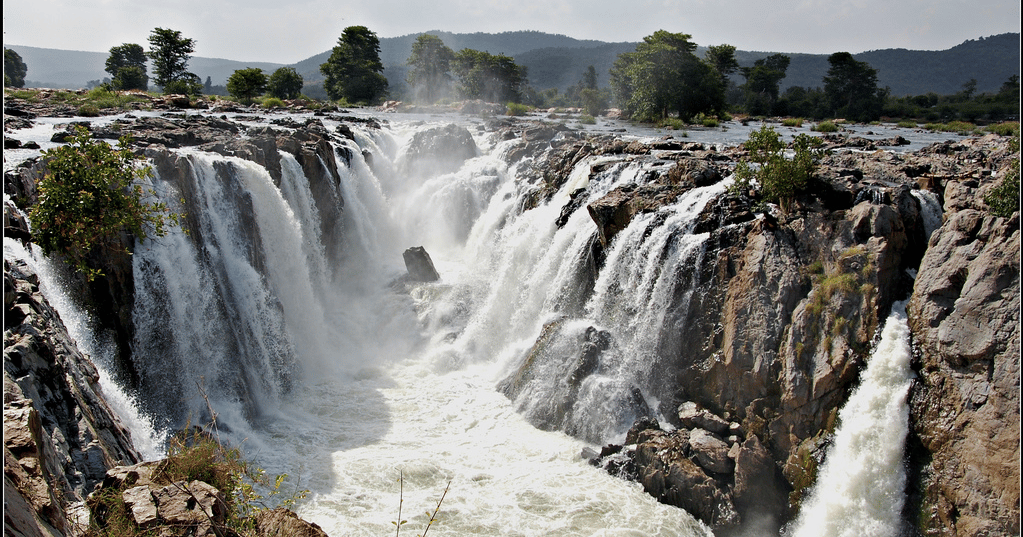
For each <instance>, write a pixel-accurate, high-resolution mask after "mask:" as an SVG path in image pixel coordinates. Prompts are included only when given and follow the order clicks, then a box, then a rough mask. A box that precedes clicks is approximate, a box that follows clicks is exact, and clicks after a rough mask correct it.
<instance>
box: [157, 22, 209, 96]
mask: <svg viewBox="0 0 1023 537" xmlns="http://www.w3.org/2000/svg"><path fill="white" fill-rule="evenodd" d="M194 50H195V40H194V39H187V38H184V37H181V32H179V31H177V30H168V29H165V28H154V29H153V31H152V33H151V34H149V52H148V53H147V55H148V56H149V59H151V60H153V82H155V83H156V85H157V86H160V87H162V88H164V92H165V93H170V92H167V85H168V84H170V83H171V82H173V81H175V80H182V79H190V78H191V77H188V76H187V75H192V73H189V72H188V60H190V59H191V54H192V52H193V51H194ZM192 76H193V77H194V76H195V75H192ZM196 78H198V77H196ZM186 81H187V80H186ZM199 87H200V88H201V87H202V81H201V80H200V81H199ZM200 91H201V90H200ZM190 94H191V93H190Z"/></svg>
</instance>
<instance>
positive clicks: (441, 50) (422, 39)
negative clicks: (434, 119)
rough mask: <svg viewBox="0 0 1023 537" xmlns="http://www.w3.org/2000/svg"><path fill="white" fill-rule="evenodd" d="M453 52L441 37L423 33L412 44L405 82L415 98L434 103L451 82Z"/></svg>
mask: <svg viewBox="0 0 1023 537" xmlns="http://www.w3.org/2000/svg"><path fill="white" fill-rule="evenodd" d="M454 59H455V52H454V51H453V50H451V49H450V48H448V46H447V45H445V44H444V41H442V40H441V38H439V37H437V36H435V35H430V34H423V35H421V36H419V37H418V38H416V42H415V43H413V44H412V54H411V55H410V56H409V57H408V61H407V62H406V63H407V64H408V65H409V66H410V67H411V69H410V70H409V72H408V75H406V82H408V85H409V87H410V88H411V89H412V93H413V95H415V96H416V100H421V101H423V102H426V103H434V102H436V101H437V99H438V98H439V97H440V96H441V95H443V94H444V93H445V92H446V91H447V89H448V87H449V86H450V84H451V80H452V78H451V62H452V61H454Z"/></svg>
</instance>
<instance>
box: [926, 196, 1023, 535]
mask: <svg viewBox="0 0 1023 537" xmlns="http://www.w3.org/2000/svg"><path fill="white" fill-rule="evenodd" d="M958 188H962V186H961V185H959V186H955V187H953V186H951V185H950V186H949V187H947V188H946V191H948V190H949V189H958ZM967 188H969V187H967ZM1019 253H1020V234H1019V213H1016V214H1015V215H1013V217H1012V218H998V217H995V216H991V215H988V214H986V213H984V212H981V211H978V210H975V209H971V208H965V209H962V210H959V211H956V212H953V213H951V214H949V215H947V217H946V221H945V223H944V225H942V227H941V228H940V229H939V230H938V231H937V232H936V233H935V234H934V235H933V236H932V237H931V241H930V244H929V247H928V249H927V253H926V255H924V259H923V262H922V263H921V264H920V272H919V274H918V276H917V279H916V283H915V285H914V290H913V299H912V301H911V302H910V304H909V320H910V323H911V327H912V330H913V334H914V336H915V340H916V343H917V345H918V346H919V348H920V349H921V351H922V352H921V353H920V356H919V360H918V367H919V375H920V377H919V381H918V382H917V383H916V384H915V386H914V389H913V392H912V396H911V405H912V417H913V418H912V426H913V432H914V434H915V436H916V439H915V440H916V442H918V443H916V442H914V443H913V444H912V445H914V446H915V447H916V448H917V450H916V452H915V453H914V461H915V463H914V464H915V466H916V471H917V472H919V476H920V477H919V482H918V483H916V488H915V490H914V495H913V497H912V499H913V500H914V501H915V504H914V508H915V509H916V510H918V512H919V513H918V518H917V519H916V520H917V521H918V524H919V528H920V530H921V531H922V532H924V533H926V534H928V535H950V536H951V535H1018V534H1019V531H1020V488H1019V486H1020V430H1019V428H1020V414H1019V411H1020V399H1019V397H1020V327H1019V326H1020V325H1019V320H1020V319H1019V312H1020V284H1019Z"/></svg>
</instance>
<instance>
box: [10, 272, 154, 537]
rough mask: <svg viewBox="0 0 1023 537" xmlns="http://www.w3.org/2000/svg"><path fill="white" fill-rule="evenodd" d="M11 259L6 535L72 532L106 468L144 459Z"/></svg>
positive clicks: (30, 276)
mask: <svg viewBox="0 0 1023 537" xmlns="http://www.w3.org/2000/svg"><path fill="white" fill-rule="evenodd" d="M38 283H39V282H38V278H37V277H36V275H35V274H34V273H32V272H31V270H29V269H28V267H26V266H24V265H19V264H16V263H12V262H9V261H8V260H6V259H5V260H4V499H5V501H6V502H8V503H7V507H6V508H5V510H4V514H5V517H4V525H5V531H4V533H5V534H8V535H64V534H67V533H69V532H70V527H69V524H71V522H70V521H72V520H74V519H75V518H77V513H78V512H80V511H81V506H82V503H83V501H84V499H85V497H86V496H87V495H88V494H89V493H90V492H91V491H92V489H93V487H94V486H95V485H96V484H98V483H100V482H102V480H103V479H104V476H105V474H106V471H107V470H108V469H109V468H111V467H113V466H115V465H117V464H125V463H132V462H135V461H137V460H138V454H137V452H136V451H135V449H134V447H132V443H131V436H130V434H129V432H128V431H127V430H126V429H125V428H124V427H123V426H122V425H121V423H120V421H119V420H118V418H117V417H116V414H115V413H114V412H113V411H112V410H111V409H110V407H109V406H107V403H106V401H105V400H104V398H103V395H102V392H101V390H100V388H99V385H98V381H99V375H98V373H97V371H96V368H95V366H94V365H93V364H92V362H91V361H90V359H89V358H88V357H86V356H83V355H82V353H81V352H80V351H79V350H78V348H77V346H76V344H75V342H74V341H73V340H72V339H71V337H70V336H69V335H68V334H67V330H66V329H65V328H64V324H63V323H62V322H61V320H60V318H59V316H58V315H57V314H56V312H55V311H54V310H53V309H52V308H51V307H50V305H49V304H48V303H47V301H46V299H45V298H43V296H42V295H41V294H40V292H39V287H38Z"/></svg>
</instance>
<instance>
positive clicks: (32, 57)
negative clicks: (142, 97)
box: [4, 45, 283, 89]
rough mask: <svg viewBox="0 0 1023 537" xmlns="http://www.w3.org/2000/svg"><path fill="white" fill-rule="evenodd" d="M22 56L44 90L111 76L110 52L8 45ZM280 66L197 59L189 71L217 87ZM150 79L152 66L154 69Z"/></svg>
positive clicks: (31, 79) (33, 83) (32, 81)
mask: <svg viewBox="0 0 1023 537" xmlns="http://www.w3.org/2000/svg"><path fill="white" fill-rule="evenodd" d="M4 47H5V48H9V49H11V50H13V51H15V52H17V53H18V55H19V56H21V59H22V60H23V61H24V62H25V66H26V67H28V73H27V74H26V75H25V85H26V86H28V87H43V88H70V89H78V88H84V87H86V85H87V84H88V82H89V81H91V80H103V79H104V78H109V77H110V74H109V73H107V72H106V71H104V70H103V69H104V68H105V67H106V62H107V57H108V56H110V53H109V52H83V51H79V50H60V49H52V48H38V47H25V46H22V45H4ZM282 66H283V65H282V64H279V63H266V62H238V61H234V60H225V59H221V58H203V57H200V56H193V57H192V59H191V60H189V61H188V70H189V71H191V72H193V73H195V74H197V75H199V78H201V79H203V81H205V80H206V77H210V79H211V81H212V82H213V84H215V85H224V84H226V83H227V78H228V77H230V76H231V74H232V73H234V72H235V70H237V69H245V68H247V67H258V68H260V69H262V70H264V71H266V72H267V73H272V72H274V71H275V70H277V68H278V67H282ZM150 76H152V67H151V66H150Z"/></svg>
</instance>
